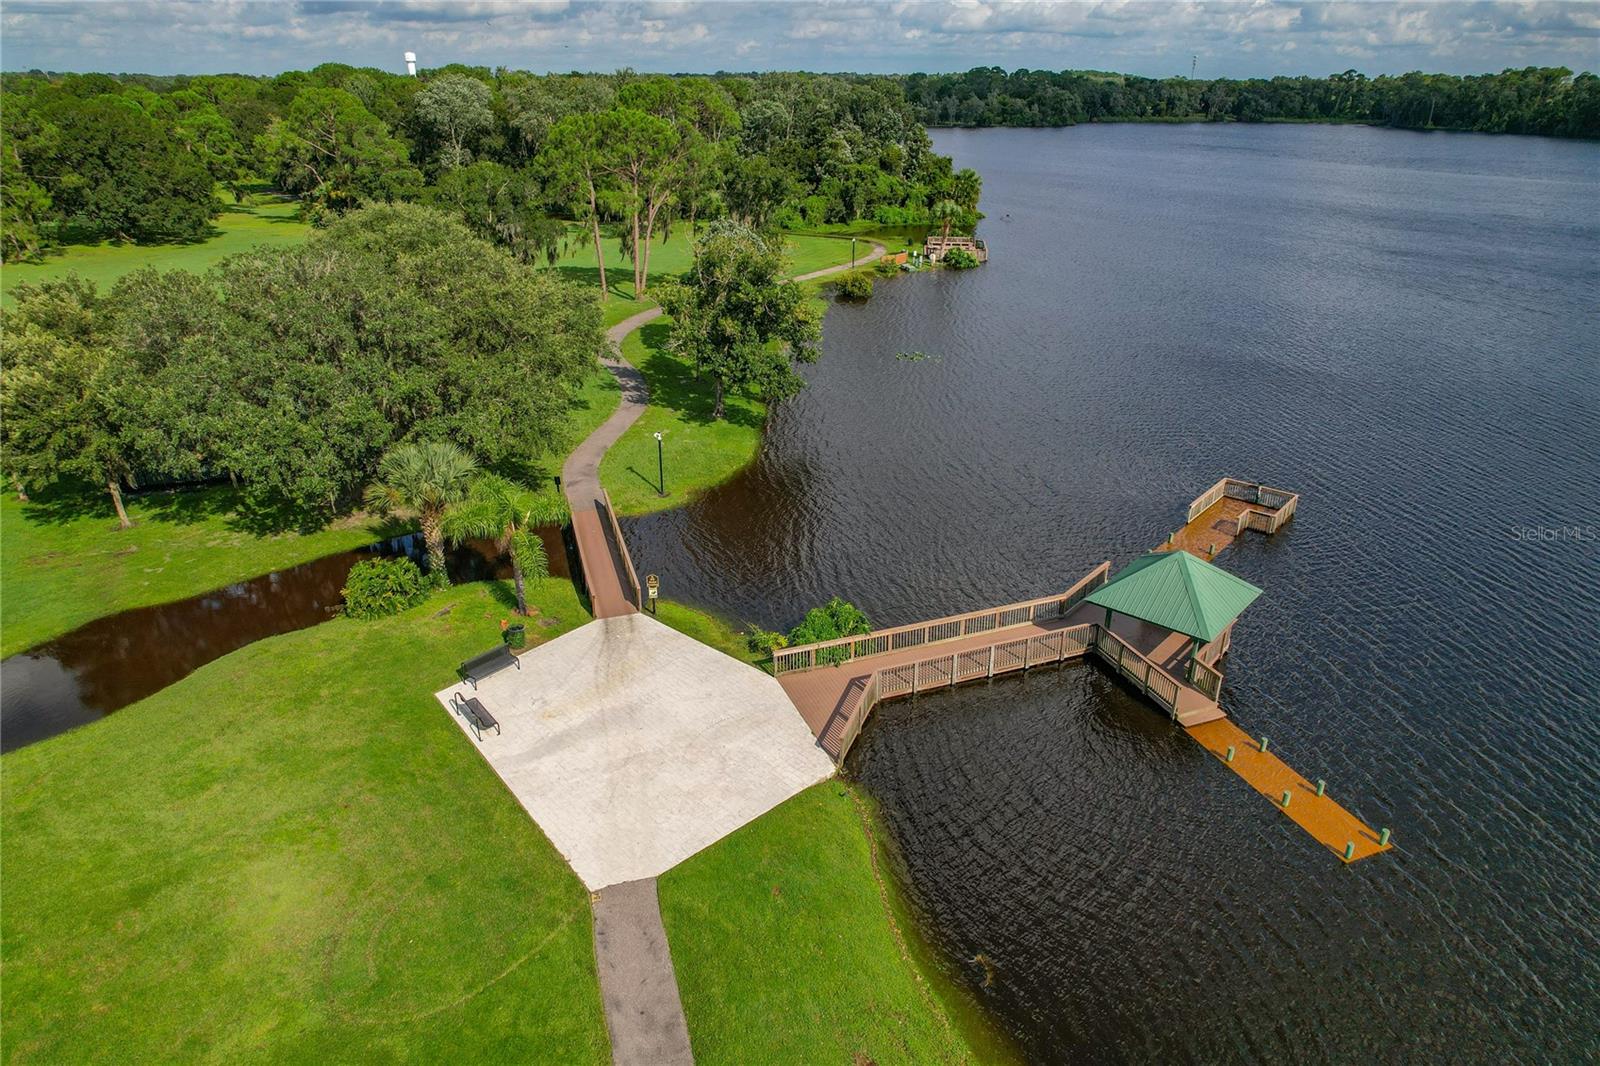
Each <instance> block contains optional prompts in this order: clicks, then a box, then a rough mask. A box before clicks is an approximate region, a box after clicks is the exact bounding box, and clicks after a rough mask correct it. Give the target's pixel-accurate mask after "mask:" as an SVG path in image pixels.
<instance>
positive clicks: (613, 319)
mask: <svg viewBox="0 0 1600 1066" xmlns="http://www.w3.org/2000/svg"><path fill="white" fill-rule="evenodd" d="M702 232H704V230H703V227H702ZM601 246H602V247H603V248H604V249H605V256H606V288H607V292H608V296H609V298H608V299H607V300H606V302H605V304H604V305H603V308H602V312H603V317H604V319H605V324H606V326H607V327H611V326H614V325H616V324H617V323H618V322H621V321H622V320H623V319H625V318H628V317H629V316H631V315H636V314H638V313H639V312H640V311H648V310H649V309H650V308H652V307H654V306H656V303H655V301H654V300H653V299H651V298H650V292H649V289H648V288H647V289H646V290H645V296H644V298H643V299H636V298H635V296H634V292H633V264H632V263H630V262H629V261H628V259H627V257H626V256H624V255H623V254H622V245H621V242H620V241H619V240H617V238H615V237H605V238H603V239H602V241H601ZM784 250H785V252H786V253H787V254H788V256H789V273H790V274H792V275H798V274H809V273H811V272H812V271H813V270H821V269H822V268H824V267H830V266H838V265H839V264H841V263H848V262H850V241H849V239H848V238H846V239H843V240H841V239H839V238H837V237H822V236H815V235H812V234H799V233H787V234H784ZM870 250H871V246H870V245H869V244H866V243H858V244H857V246H856V252H857V254H858V255H865V254H867V252H868V251H870ZM693 259H694V245H693V243H692V242H691V241H690V240H689V230H688V228H687V227H685V226H676V227H674V228H673V231H672V236H671V238H670V239H668V240H665V241H662V240H659V239H658V240H657V241H656V242H655V243H654V244H653V245H652V247H651V251H650V280H649V282H648V284H649V285H654V284H655V283H656V282H657V281H665V280H667V279H669V278H674V277H677V276H678V275H680V274H682V273H683V272H684V271H685V270H687V269H689V264H690V263H691V262H692V261H693ZM556 269H557V270H558V271H560V272H561V274H562V276H563V277H567V278H571V279H573V280H575V281H579V282H582V283H583V284H586V285H591V286H593V287H594V288H595V291H597V292H598V291H599V288H600V271H599V270H598V269H596V268H595V265H594V242H593V241H592V240H588V239H575V240H573V241H572V242H570V243H569V244H568V246H567V250H566V253H565V254H564V255H563V256H562V257H561V259H560V260H559V261H558V262H557V263H556Z"/></svg>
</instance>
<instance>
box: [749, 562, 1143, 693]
mask: <svg viewBox="0 0 1600 1066" xmlns="http://www.w3.org/2000/svg"><path fill="white" fill-rule="evenodd" d="M1110 572H1111V564H1110V562H1103V563H1101V564H1100V565H1099V566H1097V567H1095V568H1094V569H1093V570H1091V571H1089V573H1088V574H1086V575H1084V576H1083V577H1082V578H1080V579H1079V580H1078V582H1077V583H1076V584H1074V585H1073V586H1072V587H1071V588H1069V589H1068V590H1067V591H1066V592H1064V593H1062V594H1060V595H1058V596H1041V597H1039V598H1037V599H1032V600H1022V601H1019V602H1017V603H1008V604H1006V605H1005V606H1003V607H990V608H988V609H986V610H981V611H968V612H967V613H965V614H953V615H946V616H945V617H943V618H935V619H932V620H931V621H927V622H913V623H911V624H909V625H903V626H890V627H889V628H886V629H874V630H872V631H871V632H869V633H862V634H859V635H857V636H853V637H837V638H835V639H833V640H820V641H816V642H814V643H811V644H798V645H796V646H795V647H792V648H782V649H779V650H778V651H776V652H774V653H773V656H772V672H773V674H774V675H778V674H785V673H791V672H793V671H796V670H810V669H813V668H815V667H817V666H837V665H838V664H840V663H845V662H849V661H851V660H852V659H857V658H860V657H862V656H865V655H878V654H882V653H883V652H888V651H900V650H902V649H904V648H914V647H920V646H922V645H924V644H938V643H941V642H943V641H947V640H958V639H960V638H961V637H969V636H972V635H973V634H975V633H986V632H989V631H990V630H995V629H1006V628H1008V627H1010V626H1018V625H1027V624H1029V623H1030V622H1033V621H1034V620H1036V619H1037V618H1039V617H1041V614H1040V611H1039V608H1041V607H1042V608H1045V609H1046V612H1045V613H1044V614H1043V615H1042V616H1043V617H1046V618H1051V617H1054V618H1060V617H1061V616H1062V615H1064V614H1066V613H1067V612H1068V611H1070V610H1071V609H1072V608H1074V607H1076V606H1077V605H1078V603H1079V602H1080V601H1081V600H1082V599H1083V597H1085V596H1087V595H1088V594H1089V593H1090V592H1091V591H1093V590H1094V589H1096V588H1099V587H1100V586H1101V585H1103V584H1105V582H1106V579H1107V576H1108V575H1109V574H1110ZM1051 611H1053V612H1054V613H1053V614H1052V613H1049V612H1051ZM819 653H820V654H819Z"/></svg>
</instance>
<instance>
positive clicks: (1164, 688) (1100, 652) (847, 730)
mask: <svg viewBox="0 0 1600 1066" xmlns="http://www.w3.org/2000/svg"><path fill="white" fill-rule="evenodd" d="M1089 652H1094V654H1095V655H1097V656H1099V657H1100V658H1101V659H1103V660H1104V661H1105V662H1106V663H1107V664H1108V665H1109V666H1111V668H1112V669H1114V670H1116V671H1117V672H1118V673H1120V674H1122V675H1123V676H1124V677H1126V678H1127V679H1128V680H1129V681H1130V682H1132V683H1133V684H1135V685H1137V686H1138V687H1139V689H1140V690H1141V691H1142V692H1144V694H1145V695H1146V696H1148V697H1149V698H1150V699H1151V700H1152V701H1153V702H1155V703H1156V704H1158V705H1159V706H1161V707H1162V708H1164V709H1165V710H1166V712H1167V713H1168V714H1169V715H1171V716H1172V717H1173V718H1177V717H1178V692H1179V682H1178V680H1177V679H1176V678H1174V677H1173V676H1172V675H1171V674H1169V673H1167V672H1166V671H1165V670H1163V669H1161V667H1159V666H1157V665H1156V664H1155V663H1153V662H1151V661H1150V660H1149V659H1147V658H1145V657H1144V656H1143V655H1142V654H1140V653H1139V651H1138V649H1136V648H1134V646H1133V645H1131V644H1129V643H1128V642H1127V641H1125V640H1123V639H1122V638H1121V637H1119V636H1117V635H1116V634H1115V633H1113V632H1111V631H1110V630H1108V629H1106V628H1105V627H1104V626H1101V625H1099V624H1098V623H1094V622H1088V623H1085V624H1083V625H1077V626H1072V627H1070V628H1067V629H1058V630H1056V631H1055V632H1053V633H1042V634H1038V635H1036V636H1031V637H1020V638H1018V639H1017V640H1008V641H997V642H996V643H994V644H990V645H988V646H987V647H983V648H973V649H971V650H968V651H958V652H952V653H951V654H949V655H934V656H930V657H928V658H926V659H919V660H917V661H916V662H912V663H900V664H898V665H896V666H886V667H884V668H883V669H881V670H876V671H874V672H873V673H872V674H871V675H869V676H868V677H867V678H866V680H865V682H864V684H863V685H862V687H861V688H860V689H858V690H857V695H856V696H855V698H854V699H852V700H849V701H847V703H846V704H845V708H844V711H843V715H844V721H843V724H842V725H841V726H840V728H839V729H838V731H837V732H836V733H834V731H833V730H831V729H828V728H824V737H825V738H827V736H828V734H830V733H831V734H833V735H834V736H835V737H837V742H836V754H834V760H835V761H836V762H837V763H838V764H839V765H841V766H843V765H844V759H845V756H846V755H848V754H849V753H850V745H852V744H854V743H855V740H856V737H858V736H860V735H861V727H862V726H864V725H865V724H866V721H867V716H868V715H870V714H871V713H872V710H873V708H874V707H876V706H877V705H878V704H879V703H882V702H883V701H885V700H891V699H895V698H897V697H900V696H913V695H915V694H917V693H918V692H927V691H928V690H930V689H936V688H949V687H951V686H954V685H961V684H965V683H966V682H968V681H979V680H982V679H984V678H991V677H997V676H999V675H1000V674H1006V673H1011V672H1013V671H1017V670H1026V669H1028V668H1030V667H1034V666H1044V665H1046V664H1048V663H1059V662H1064V661H1066V660H1068V659H1078V658H1082V657H1083V656H1085V655H1087V654H1088V653H1089ZM1204 669H1205V670H1207V671H1209V672H1210V674H1211V676H1213V677H1215V678H1216V680H1217V686H1218V688H1220V686H1221V682H1222V675H1221V674H1219V673H1217V672H1216V671H1215V670H1212V669H1211V668H1210V667H1204ZM1201 691H1204V690H1203V689H1202V690H1201ZM1207 695H1208V696H1209V698H1210V699H1212V700H1213V701H1214V700H1215V699H1216V695H1215V693H1208V694H1207ZM826 747H827V743H826V739H825V742H824V748H826Z"/></svg>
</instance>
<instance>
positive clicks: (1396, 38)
mask: <svg viewBox="0 0 1600 1066" xmlns="http://www.w3.org/2000/svg"><path fill="white" fill-rule="evenodd" d="M406 51H415V52H417V53H418V56H419V61H420V65H421V66H423V67H430V66H442V65H444V64H446V63H467V64H474V65H482V66H490V67H493V66H508V67H514V68H519V69H525V70H533V71H541V72H542V71H547V70H561V71H566V70H601V71H605V70H615V69H617V68H620V67H632V68H634V69H635V70H640V71H664V72H669V73H674V72H712V71H717V70H730V71H751V70H817V71H857V72H862V73H889V72H901V73H907V72H911V71H929V72H933V71H953V70H966V69H968V68H971V67H975V66H999V67H1005V68H1006V69H1008V70H1009V69H1016V68H1018V67H1028V68H1032V69H1049V70H1061V69H1066V68H1075V69H1086V68H1087V69H1098V70H1115V71H1121V72H1124V73H1130V74H1139V75H1145V76H1151V77H1160V76H1167V75H1173V74H1188V73H1189V72H1190V71H1191V69H1192V70H1194V71H1195V72H1196V74H1197V75H1198V76H1200V77H1208V76H1210V77H1259V76H1267V75H1272V74H1311V75H1325V74H1330V73H1336V72H1339V71H1343V70H1347V69H1350V68H1355V69H1357V70H1360V71H1363V72H1364V73H1367V74H1371V75H1376V74H1397V73H1404V72H1406V71H1410V70H1427V71H1441V72H1445V73H1454V74H1476V73H1483V72H1486V71H1498V70H1501V69H1504V68H1506V67H1524V66H1565V67H1570V68H1572V69H1573V70H1600V0H1588V2H1584V3H1571V2H1548V0H1533V2H1504V3H1502V2H1385V0H1334V2H1326V3H1310V2H1303V0H1247V2H1226V3H1213V2H1170V3H1150V2H1144V0H1112V2H1087V0H1086V2H1058V3H1043V2H1027V3H1018V2H990V0H955V2H947V3H933V2H927V3H907V2H871V0H856V2H848V0H792V2H779V0H768V2H758V3H753V2H747V0H709V2H684V3H660V2H656V3H634V2H622V0H618V2H588V0H534V2H521V3H506V2H478V0H380V2H372V0H298V2H297V0H129V2H111V0H87V2H86V0H0V68H3V69H5V70H28V69H32V68H40V69H45V70H63V71H64V70H78V71H84V70H102V71H110V72H142V73H149V74H177V73H216V72H224V71H231V72H239V73H245V74H276V73H279V72H281V71H284V70H295V69H304V68H308V67H313V66H316V65H317V64H319V63H324V62H340V63H350V64H354V65H357V66H375V67H384V68H388V69H391V70H403V69H404V64H403V62H402V55H403V53H404V52H406Z"/></svg>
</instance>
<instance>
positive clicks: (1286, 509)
mask: <svg viewBox="0 0 1600 1066" xmlns="http://www.w3.org/2000/svg"><path fill="white" fill-rule="evenodd" d="M1224 496H1226V497H1227V498H1228V499H1230V500H1244V501H1245V502H1247V503H1253V504H1255V505H1256V507H1254V508H1251V509H1249V510H1247V511H1245V512H1243V513H1242V514H1240V515H1239V517H1238V518H1237V519H1236V520H1235V530H1234V535H1235V536H1238V535H1239V534H1240V533H1243V532H1244V531H1245V530H1247V529H1254V530H1257V531H1259V532H1262V533H1276V532H1277V531H1278V530H1279V529H1281V528H1283V524H1284V523H1285V522H1287V521H1289V519H1291V518H1293V517H1294V511H1295V507H1296V506H1298V505H1299V503H1300V495H1299V493H1295V492H1289V491H1288V490H1287V489H1275V488H1272V487H1271V486H1268V485H1258V484H1256V483H1255V482H1253V481H1240V480H1239V479H1238V478H1231V477H1225V478H1223V479H1222V480H1221V481H1219V482H1217V483H1216V484H1215V485H1212V486H1211V487H1210V488H1209V489H1206V491H1204V492H1202V493H1201V494H1200V495H1198V496H1196V497H1195V498H1194V502H1193V503H1191V504H1189V516H1188V517H1187V518H1186V519H1184V521H1185V522H1193V521H1194V520H1195V519H1196V518H1198V517H1200V515H1202V514H1203V513H1205V510H1206V508H1208V507H1210V506H1211V505H1212V504H1214V503H1216V502H1217V501H1218V500H1220V499H1222V498H1223V497H1224Z"/></svg>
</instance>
